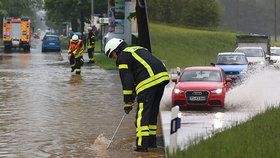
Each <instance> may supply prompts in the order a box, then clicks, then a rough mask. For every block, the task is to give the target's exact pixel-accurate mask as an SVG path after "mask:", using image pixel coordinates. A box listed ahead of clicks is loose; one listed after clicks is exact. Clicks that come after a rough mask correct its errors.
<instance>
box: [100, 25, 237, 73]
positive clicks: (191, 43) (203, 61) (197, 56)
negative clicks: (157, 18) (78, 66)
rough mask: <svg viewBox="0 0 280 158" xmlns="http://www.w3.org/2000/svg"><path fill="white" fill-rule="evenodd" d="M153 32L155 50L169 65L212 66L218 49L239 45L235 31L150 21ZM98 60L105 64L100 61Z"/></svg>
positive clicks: (155, 53)
mask: <svg viewBox="0 0 280 158" xmlns="http://www.w3.org/2000/svg"><path fill="white" fill-rule="evenodd" d="M150 32H151V38H152V49H153V53H154V55H155V56H157V57H158V58H159V59H161V60H162V61H163V62H164V63H165V65H166V66H167V67H168V68H173V67H177V66H179V67H182V68H184V67H187V66H198V65H210V63H211V62H214V61H215V59H216V55H217V53H218V52H222V51H233V50H234V48H235V47H236V45H235V36H236V33H233V32H224V31H208V30H196V29H188V28H183V27H181V28H180V27H174V26H168V25H163V24H155V23H151V24H150ZM99 45H100V44H99ZM99 50H100V48H99ZM103 59H104V58H103V57H102V56H100V57H99V56H98V57H97V64H98V65H99V66H101V67H102V68H106V67H107V64H108V63H107V62H105V61H103ZM98 60H101V61H102V63H98ZM103 63H104V64H106V66H103ZM109 65H111V64H109Z"/></svg>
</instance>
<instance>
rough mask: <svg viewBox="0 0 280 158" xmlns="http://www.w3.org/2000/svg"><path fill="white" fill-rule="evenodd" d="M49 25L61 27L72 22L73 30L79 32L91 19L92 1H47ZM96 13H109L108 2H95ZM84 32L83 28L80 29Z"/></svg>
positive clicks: (96, 0)
mask: <svg viewBox="0 0 280 158" xmlns="http://www.w3.org/2000/svg"><path fill="white" fill-rule="evenodd" d="M44 2H45V3H44V8H45V9H46V11H47V21H49V22H47V23H48V24H53V25H58V26H61V25H62V23H63V22H71V25H72V30H73V31H78V30H79V26H80V25H81V24H83V22H84V21H85V22H89V21H90V18H91V0H63V1H62V0H45V1H44ZM94 4H95V9H94V10H95V11H96V12H101V13H104V12H107V1H104V0H95V3H94ZM80 31H81V32H83V27H80Z"/></svg>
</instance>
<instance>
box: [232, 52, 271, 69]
mask: <svg viewBox="0 0 280 158" xmlns="http://www.w3.org/2000/svg"><path fill="white" fill-rule="evenodd" d="M235 52H242V53H244V54H245V55H246V57H247V60H248V62H249V65H263V66H265V65H267V61H266V60H265V58H266V57H265V52H264V50H263V49H262V47H237V48H236V49H235Z"/></svg>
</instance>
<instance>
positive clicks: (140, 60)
mask: <svg viewBox="0 0 280 158" xmlns="http://www.w3.org/2000/svg"><path fill="white" fill-rule="evenodd" d="M131 54H132V56H133V57H134V58H135V59H136V60H138V61H139V62H140V63H141V64H142V65H143V66H144V67H145V68H146V69H147V71H148V73H149V75H150V76H154V72H153V70H152V68H151V66H150V65H149V64H148V63H147V62H146V61H145V60H144V59H142V58H141V57H140V56H139V55H138V54H136V53H135V52H131Z"/></svg>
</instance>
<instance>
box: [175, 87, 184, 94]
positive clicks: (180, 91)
mask: <svg viewBox="0 0 280 158" xmlns="http://www.w3.org/2000/svg"><path fill="white" fill-rule="evenodd" d="M174 93H175V94H180V93H184V91H183V90H181V89H178V88H175V89H174Z"/></svg>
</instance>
